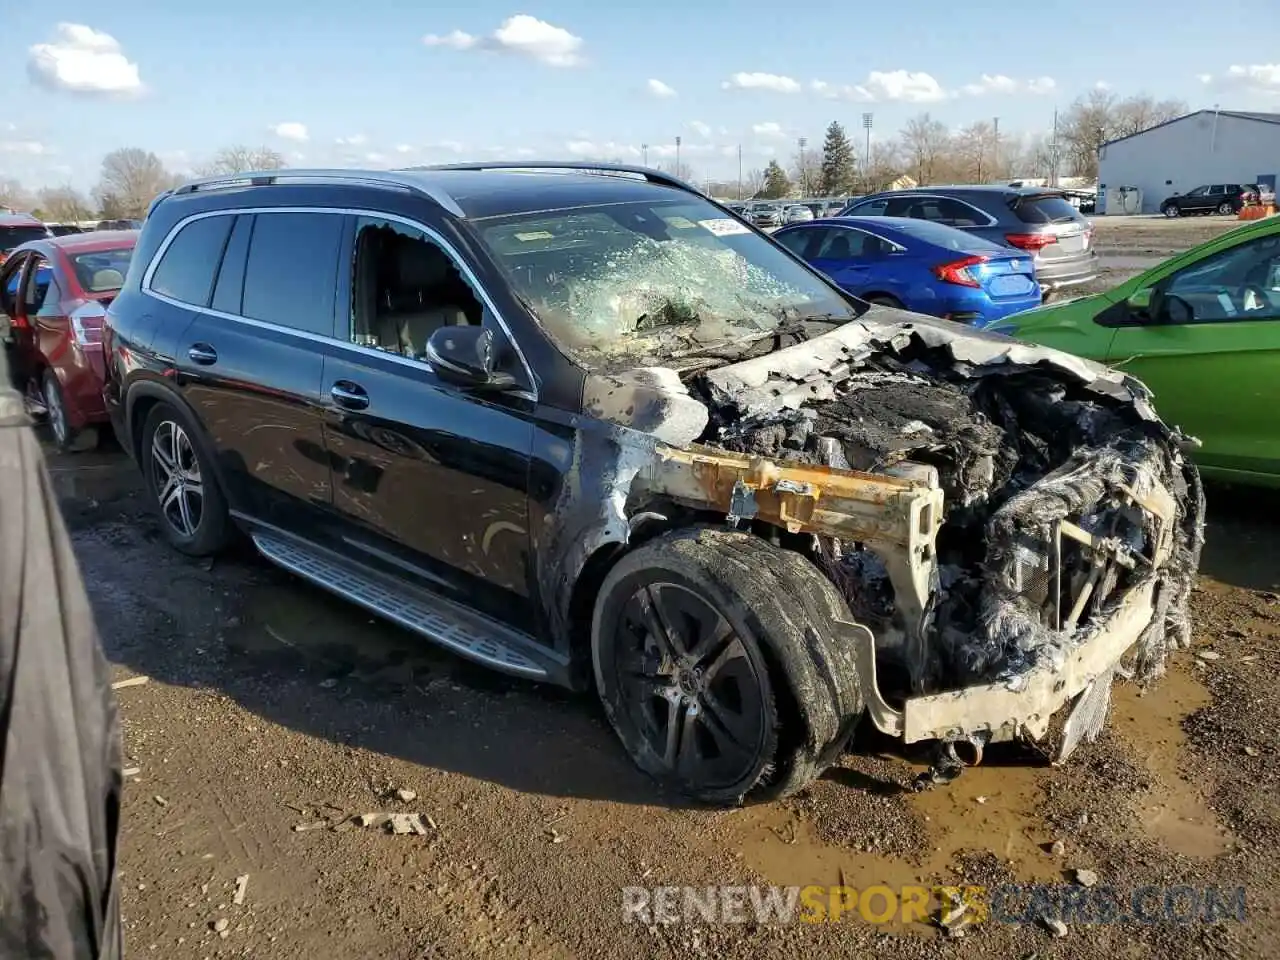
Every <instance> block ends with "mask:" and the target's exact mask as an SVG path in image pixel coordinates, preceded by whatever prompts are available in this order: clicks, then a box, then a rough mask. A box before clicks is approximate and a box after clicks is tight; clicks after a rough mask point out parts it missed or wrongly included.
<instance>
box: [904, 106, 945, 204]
mask: <svg viewBox="0 0 1280 960" xmlns="http://www.w3.org/2000/svg"><path fill="white" fill-rule="evenodd" d="M901 139H902V148H903V150H904V152H905V153H906V154H907V158H908V161H909V163H910V167H911V173H912V176H914V177H915V179H916V182H917V183H919V184H921V185H922V186H923V185H926V184H929V183H932V182H933V180H934V178H935V176H936V175H937V172H938V165H939V163H938V162H939V160H940V159H941V158H942V157H943V156H944V155H945V154H946V153H947V152H948V151H949V150H950V148H951V134H950V133H948V132H947V128H946V126H945V125H944V124H943V123H942V122H941V121H938V120H934V119H933V118H932V117H930V116H929V114H927V113H922V114H920V115H919V116H917V117H912V118H911V119H910V120H908V121H907V125H906V126H905V127H903V128H902V135H901Z"/></svg>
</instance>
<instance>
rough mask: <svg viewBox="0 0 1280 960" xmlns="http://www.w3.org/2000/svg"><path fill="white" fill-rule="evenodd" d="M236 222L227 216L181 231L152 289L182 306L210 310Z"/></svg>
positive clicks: (197, 222) (154, 277)
mask: <svg viewBox="0 0 1280 960" xmlns="http://www.w3.org/2000/svg"><path fill="white" fill-rule="evenodd" d="M234 219H235V217H232V216H225V215H219V216H213V217H204V218H202V219H200V220H192V221H191V222H190V223H188V224H187V225H186V226H185V227H183V228H182V229H181V230H179V231H178V235H177V236H175V237H174V238H173V240H172V242H170V244H169V247H168V249H167V250H165V252H164V255H163V256H162V257H161V259H160V265H159V266H157V267H156V270H155V273H153V274H152V276H151V284H150V286H151V289H152V290H153V291H154V292H156V293H158V294H161V295H162V296H166V297H170V298H172V299H174V300H177V301H179V302H181V303H189V304H192V305H193V306H197V307H207V306H208V305H209V294H210V293H211V292H212V291H213V277H214V274H216V273H217V272H218V263H219V262H220V261H221V260H222V248H223V247H225V246H226V244H227V235H228V234H229V233H230V232H231V222H232V221H233V220H234Z"/></svg>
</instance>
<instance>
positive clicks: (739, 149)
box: [738, 144, 742, 200]
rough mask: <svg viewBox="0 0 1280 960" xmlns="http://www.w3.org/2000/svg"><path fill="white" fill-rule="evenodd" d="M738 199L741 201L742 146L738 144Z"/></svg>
mask: <svg viewBox="0 0 1280 960" xmlns="http://www.w3.org/2000/svg"><path fill="white" fill-rule="evenodd" d="M738 199H739V200H741V199H742V144H738Z"/></svg>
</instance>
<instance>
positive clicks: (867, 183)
mask: <svg viewBox="0 0 1280 960" xmlns="http://www.w3.org/2000/svg"><path fill="white" fill-rule="evenodd" d="M874 119H875V115H874V114H870V113H864V114H863V115H862V129H863V130H864V131H866V134H867V149H866V151H865V152H864V153H863V154H862V181H863V182H862V188H863V189H864V190H868V191H869V190H870V189H871V123H872V121H873V120H874Z"/></svg>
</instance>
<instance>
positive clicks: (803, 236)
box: [774, 230, 827, 259]
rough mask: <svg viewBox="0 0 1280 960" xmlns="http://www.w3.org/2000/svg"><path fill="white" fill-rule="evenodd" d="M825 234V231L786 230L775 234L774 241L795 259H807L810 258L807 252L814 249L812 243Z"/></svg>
mask: <svg viewBox="0 0 1280 960" xmlns="http://www.w3.org/2000/svg"><path fill="white" fill-rule="evenodd" d="M826 232H827V231H826V230H787V231H785V232H783V233H779V234H777V235H776V236H775V237H774V239H775V240H777V241H778V242H779V243H780V244H782V245H783V246H784V247H786V248H787V249H788V250H790V251H791V252H792V253H794V254H795V255H796V256H797V257H804V258H805V259H808V258H809V256H810V254H809V252H808V251H810V250H813V249H816V248H815V247H814V241H815V240H817V238H818V235H820V234H824V233H826Z"/></svg>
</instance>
